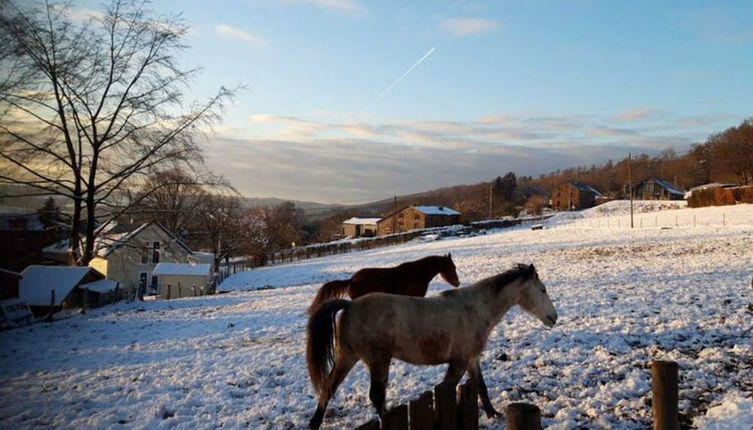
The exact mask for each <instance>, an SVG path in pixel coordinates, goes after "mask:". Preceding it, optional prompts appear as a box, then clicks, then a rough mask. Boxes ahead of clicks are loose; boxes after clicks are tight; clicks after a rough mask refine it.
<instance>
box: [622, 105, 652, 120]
mask: <svg viewBox="0 0 753 430" xmlns="http://www.w3.org/2000/svg"><path fill="white" fill-rule="evenodd" d="M662 114H663V112H662V111H660V110H658V109H651V108H636V109H628V110H625V111H622V112H618V113H617V115H615V117H616V118H617V119H619V120H621V121H641V120H646V119H650V118H655V117H658V116H661V115H662Z"/></svg>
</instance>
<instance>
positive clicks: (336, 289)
mask: <svg viewBox="0 0 753 430" xmlns="http://www.w3.org/2000/svg"><path fill="white" fill-rule="evenodd" d="M348 288H350V279H346V280H343V281H330V282H327V283H326V284H324V285H322V288H319V292H318V293H316V297H314V301H313V302H311V305H310V306H309V308H308V310H306V313H307V314H309V315H311V314H313V313H314V312H315V311H316V308H317V306H319V304H320V303H322V302H323V301H325V300H328V299H336V298H340V297H342V296H344V295H345V294H346V293H347V291H348Z"/></svg>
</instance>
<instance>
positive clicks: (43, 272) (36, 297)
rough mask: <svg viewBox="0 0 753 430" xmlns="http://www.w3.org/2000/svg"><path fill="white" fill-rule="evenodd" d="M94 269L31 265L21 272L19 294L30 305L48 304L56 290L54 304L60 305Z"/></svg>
mask: <svg viewBox="0 0 753 430" xmlns="http://www.w3.org/2000/svg"><path fill="white" fill-rule="evenodd" d="M92 270H93V269H92V268H90V267H72V266H36V265H34V266H29V267H27V268H26V269H24V271H23V272H21V276H23V278H21V282H20V284H19V286H18V296H19V298H20V299H21V300H23V301H24V302H26V304H27V305H29V306H47V305H49V304H50V296H51V292H52V291H53V290H55V302H54V305H55V306H60V304H61V303H62V302H63V300H65V298H66V296H68V294H70V292H71V291H73V289H74V288H76V286H77V285H79V284H80V283H81V281H82V280H83V279H84V278H85V277H86V275H88V274H89V272H91V271H92Z"/></svg>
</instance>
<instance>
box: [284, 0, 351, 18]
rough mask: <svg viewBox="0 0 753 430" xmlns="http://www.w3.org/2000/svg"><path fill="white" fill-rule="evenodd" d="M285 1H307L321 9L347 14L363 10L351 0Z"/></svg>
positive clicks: (292, 0)
mask: <svg viewBox="0 0 753 430" xmlns="http://www.w3.org/2000/svg"><path fill="white" fill-rule="evenodd" d="M284 1H285V2H286V3H307V4H312V5H314V6H318V7H321V8H323V9H329V10H333V11H335V12H339V13H344V14H348V15H361V14H362V13H363V12H364V9H363V7H361V5H360V4H358V3H356V2H355V1H353V0H284Z"/></svg>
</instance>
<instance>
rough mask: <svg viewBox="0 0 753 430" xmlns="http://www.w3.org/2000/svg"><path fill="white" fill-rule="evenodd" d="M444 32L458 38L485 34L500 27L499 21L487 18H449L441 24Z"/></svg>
mask: <svg viewBox="0 0 753 430" xmlns="http://www.w3.org/2000/svg"><path fill="white" fill-rule="evenodd" d="M440 26H441V27H442V29H443V30H445V31H447V32H449V33H450V34H452V35H454V36H458V37H463V36H471V35H475V34H484V33H489V32H491V31H494V30H496V29H497V28H499V27H500V25H499V23H498V22H497V21H493V20H491V19H485V18H460V17H457V18H447V19H445V20H443V21H442V22H441V23H440Z"/></svg>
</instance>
